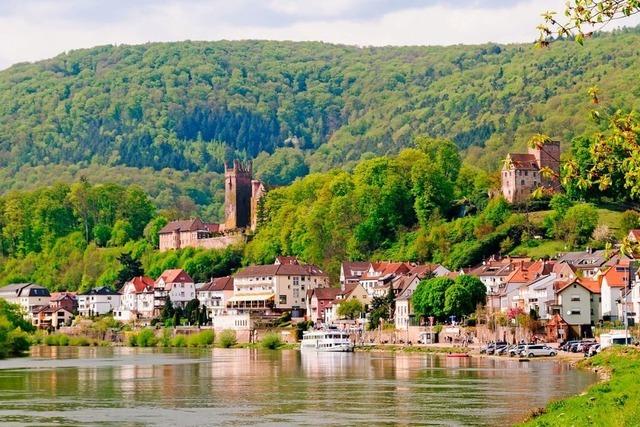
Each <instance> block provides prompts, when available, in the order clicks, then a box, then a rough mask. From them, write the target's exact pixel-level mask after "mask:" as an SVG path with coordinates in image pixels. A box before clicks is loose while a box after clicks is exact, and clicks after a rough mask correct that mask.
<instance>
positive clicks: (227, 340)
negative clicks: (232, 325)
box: [218, 329, 238, 348]
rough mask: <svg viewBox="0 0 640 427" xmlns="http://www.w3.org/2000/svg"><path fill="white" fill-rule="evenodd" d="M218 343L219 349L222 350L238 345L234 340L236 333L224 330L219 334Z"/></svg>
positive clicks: (236, 340)
mask: <svg viewBox="0 0 640 427" xmlns="http://www.w3.org/2000/svg"><path fill="white" fill-rule="evenodd" d="M218 342H219V343H220V347H222V348H230V347H233V346H235V345H236V344H237V343H238V339H237V338H236V331H234V330H231V329H225V330H224V331H222V332H220V337H219V338H218Z"/></svg>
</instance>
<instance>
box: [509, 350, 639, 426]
mask: <svg viewBox="0 0 640 427" xmlns="http://www.w3.org/2000/svg"><path fill="white" fill-rule="evenodd" d="M579 366H581V367H585V368H591V369H594V370H599V371H600V372H606V373H608V374H609V375H610V378H609V379H608V380H607V381H605V382H601V383H599V384H596V385H594V386H592V387H591V388H589V389H588V390H587V392H586V393H583V394H581V395H579V396H574V397H570V398H568V399H564V400H559V401H556V402H552V403H550V404H549V405H548V406H547V407H546V408H545V409H541V410H538V411H536V413H535V415H534V417H533V418H532V419H530V420H529V421H527V422H525V423H524V424H522V426H525V427H550V426H581V427H582V426H601V427H609V426H611V427H617V426H638V425H640V381H638V380H639V379H640V350H638V349H637V348H633V347H614V348H610V349H607V350H605V351H603V352H602V353H601V354H599V355H597V356H595V357H593V358H590V359H586V360H583V361H582V362H580V363H579Z"/></svg>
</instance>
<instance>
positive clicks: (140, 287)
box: [129, 276, 153, 294]
mask: <svg viewBox="0 0 640 427" xmlns="http://www.w3.org/2000/svg"><path fill="white" fill-rule="evenodd" d="M129 283H131V284H132V285H133V288H134V289H135V290H136V293H137V294H139V293H142V292H144V291H145V290H147V289H148V288H153V279H152V278H151V277H147V276H136V277H134V278H133V279H131V280H129Z"/></svg>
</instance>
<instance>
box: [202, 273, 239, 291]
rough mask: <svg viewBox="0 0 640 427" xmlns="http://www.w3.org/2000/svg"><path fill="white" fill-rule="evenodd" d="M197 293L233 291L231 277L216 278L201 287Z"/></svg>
mask: <svg viewBox="0 0 640 427" xmlns="http://www.w3.org/2000/svg"><path fill="white" fill-rule="evenodd" d="M199 291H233V277H231V276H224V277H216V278H215V279H213V280H211V281H210V282H209V283H207V284H206V285H204V286H203V287H201V288H200V289H199Z"/></svg>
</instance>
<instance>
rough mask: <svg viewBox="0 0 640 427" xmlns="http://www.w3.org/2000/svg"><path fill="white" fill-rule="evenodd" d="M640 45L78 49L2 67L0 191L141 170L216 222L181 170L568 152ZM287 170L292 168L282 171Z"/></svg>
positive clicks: (614, 40)
mask: <svg viewBox="0 0 640 427" xmlns="http://www.w3.org/2000/svg"><path fill="white" fill-rule="evenodd" d="M639 42H640V30H638V29H632V30H624V31H618V32H616V33H614V34H604V35H598V36H597V37H595V38H594V39H593V40H591V41H590V42H589V43H587V44H585V46H584V47H583V46H579V45H578V44H576V43H573V42H559V43H556V44H554V45H553V47H552V48H551V49H544V50H539V49H536V48H534V47H533V46H532V45H523V44H520V45H506V46H505V45H496V44H486V45H477V46H451V47H384V48H358V47H350V46H339V45H331V44H325V43H315V42H306V43H293V42H267V41H238V42H226V41H225V42H179V43H152V44H146V45H139V46H117V47H116V46H102V47H96V48H92V49H86V50H78V51H72V52H69V53H66V54H62V55H59V56H57V57H55V58H52V59H49V60H45V61H41V62H37V63H34V64H17V65H14V66H12V67H11V68H9V69H7V70H4V71H2V72H0V168H2V171H0V174H2V176H6V177H8V181H6V182H5V184H4V185H3V186H2V188H0V190H7V189H10V188H16V187H20V188H33V187H36V186H38V182H34V183H33V185H29V184H28V183H27V184H25V182H24V180H21V179H15V178H13V177H15V176H26V177H31V181H33V180H34V178H33V176H34V175H32V174H33V173H35V174H36V175H35V176H37V177H38V178H37V181H41V182H47V183H48V182H51V181H54V180H59V179H62V180H67V181H69V180H70V179H67V178H68V177H70V176H74V178H77V177H76V176H75V175H77V174H78V171H86V174H87V176H88V178H89V179H90V180H91V181H92V182H104V181H113V180H114V179H113V176H114V175H115V176H118V177H119V178H118V179H117V180H116V181H119V182H122V183H123V184H126V183H128V180H131V179H134V180H135V179H136V175H137V174H138V171H140V172H139V174H140V176H143V177H144V181H145V182H149V183H153V182H154V180H156V179H158V180H159V182H161V183H165V182H167V176H169V178H168V179H169V181H171V180H172V179H175V181H176V184H175V185H176V187H177V188H178V189H179V190H177V191H174V192H172V193H167V192H165V193H164V196H163V197H155V196H154V199H155V200H156V202H157V203H158V204H159V205H160V206H161V207H173V206H171V204H172V203H175V199H176V196H175V195H176V194H179V193H181V194H182V195H186V196H187V197H189V198H190V199H191V200H193V201H194V202H195V205H196V207H198V206H199V207H200V209H201V210H203V208H204V207H205V206H211V204H212V203H213V206H214V207H213V209H211V208H209V210H208V211H207V212H208V214H210V215H212V216H215V215H216V214H217V212H218V208H217V207H218V206H219V204H218V201H219V195H217V192H218V187H219V186H218V185H216V184H215V183H212V184H204V185H203V184H201V183H200V184H193V181H198V179H197V175H196V176H195V178H196V179H194V176H193V175H192V174H191V175H189V174H186V175H185V173H183V172H197V173H199V174H203V173H204V174H208V173H214V174H216V173H220V172H221V171H222V170H223V163H224V161H225V160H229V159H231V158H233V157H247V158H255V157H258V161H257V162H256V169H257V172H258V174H259V175H262V176H265V177H274V176H276V178H273V179H274V180H276V181H277V183H279V184H282V183H287V182H289V181H291V180H292V179H294V178H295V177H296V176H299V175H302V174H305V173H307V171H322V170H327V169H329V168H331V167H334V166H342V165H345V166H348V167H349V166H352V165H354V164H355V162H356V161H357V160H359V159H361V158H362V157H363V156H364V157H365V158H369V157H371V156H372V154H377V155H379V154H387V153H397V152H398V151H399V150H400V149H401V148H403V147H407V146H409V145H410V144H411V141H412V140H413V138H414V137H415V136H416V135H419V134H427V135H430V136H443V137H447V138H450V139H451V140H453V141H454V142H455V143H456V145H457V146H458V147H459V148H461V149H463V150H465V151H464V152H465V155H466V157H467V158H468V159H472V160H473V163H474V164H475V165H478V166H481V167H484V168H485V169H488V170H492V169H494V168H496V167H497V165H498V162H499V159H500V158H501V157H502V155H503V154H504V153H506V152H507V151H508V150H510V149H518V148H522V147H523V146H524V144H525V141H526V140H527V139H528V137H529V136H530V135H532V134H533V133H538V132H541V133H546V134H549V135H551V136H554V137H557V138H560V139H561V140H562V141H563V143H564V144H565V146H566V144H567V142H568V141H569V140H570V139H571V138H572V137H574V136H575V135H578V134H581V133H582V132H584V131H585V130H586V129H587V128H588V127H589V124H588V118H587V117H588V114H587V111H588V110H589V108H590V105H589V104H588V98H587V95H586V92H587V88H589V87H591V86H593V85H598V86H599V87H600V90H601V94H602V96H601V97H602V99H603V105H606V106H608V107H610V108H615V107H621V106H624V107H626V108H633V107H636V108H637V107H639V96H640V83H638V82H639V81H640V79H638V75H639V71H638V70H640V53H638V51H637V49H636V46H637V45H638V43H639ZM623 88H627V90H622V89H623ZM614 89H615V90H614ZM284 147H288V150H289V151H286V150H283V148H284ZM263 152H264V153H263ZM273 152H276V153H277V155H276V156H275V158H276V159H279V161H278V160H273V161H272V160H270V159H269V158H267V156H266V154H265V153H273ZM260 153H263V154H260ZM292 153H298V154H299V157H295V155H294V154H292ZM291 162H294V163H295V162H298V163H302V164H296V165H295V167H290V168H284V169H286V170H280V169H283V165H284V166H288V165H289V164H290V163H291ZM39 166H45V167H44V168H42V167H40V168H39ZM114 168H115V169H114ZM274 168H275V169H278V168H280V169H278V170H277V171H276V172H275V173H274V171H273V170H271V169H274ZM163 169H164V170H163ZM167 169H168V170H169V171H167ZM171 170H175V171H183V172H180V173H175V174H173V172H170V171H171ZM82 173H85V172H82ZM172 174H173V177H172ZM278 175H279V176H278ZM212 176H214V177H215V176H217V175H212ZM208 179H209V181H207V182H211V180H210V177H208ZM267 180H269V179H267ZM167 185H169V184H167ZM149 187H152V185H151V184H150V185H149ZM187 190H189V191H191V193H190V192H189V191H187ZM172 191H173V190H172ZM159 193H160V192H158V194H159ZM152 195H153V194H152Z"/></svg>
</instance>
